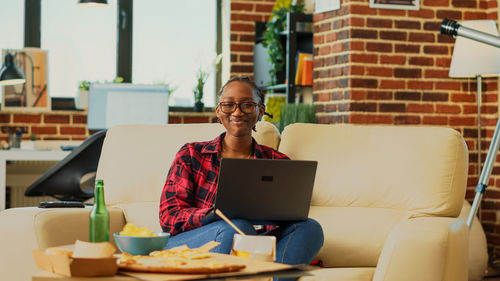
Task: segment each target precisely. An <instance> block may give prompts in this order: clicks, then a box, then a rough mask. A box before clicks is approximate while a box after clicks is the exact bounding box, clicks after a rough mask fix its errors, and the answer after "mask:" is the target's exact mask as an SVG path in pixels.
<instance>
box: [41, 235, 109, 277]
mask: <svg viewBox="0 0 500 281" xmlns="http://www.w3.org/2000/svg"><path fill="white" fill-rule="evenodd" d="M73 249H74V250H73ZM115 250H116V249H115V247H114V246H112V245H111V244H110V243H107V242H104V243H88V242H82V241H76V243H75V245H68V246H61V247H54V248H48V249H46V250H45V251H38V250H33V257H34V259H35V263H36V265H37V266H38V268H40V269H42V270H45V271H48V272H51V273H55V274H59V275H63V276H67V277H92V276H113V275H115V274H116V272H117V271H118V265H117V263H116V260H117V258H116V257H113V253H114V252H115Z"/></svg>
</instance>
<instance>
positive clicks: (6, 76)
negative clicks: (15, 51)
mask: <svg viewBox="0 0 500 281" xmlns="http://www.w3.org/2000/svg"><path fill="white" fill-rule="evenodd" d="M24 82H26V79H25V78H24V74H23V72H22V71H21V70H20V69H19V68H17V66H16V65H15V64H14V57H13V56H12V55H11V54H7V55H5V60H4V65H3V66H2V68H1V69H0V85H3V86H7V85H16V84H22V83H24Z"/></svg>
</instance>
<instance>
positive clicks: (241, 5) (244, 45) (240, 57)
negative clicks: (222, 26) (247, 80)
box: [231, 0, 275, 77]
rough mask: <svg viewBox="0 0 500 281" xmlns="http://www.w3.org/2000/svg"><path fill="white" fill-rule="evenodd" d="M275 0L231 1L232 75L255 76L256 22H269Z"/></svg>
mask: <svg viewBox="0 0 500 281" xmlns="http://www.w3.org/2000/svg"><path fill="white" fill-rule="evenodd" d="M274 2H275V1H274V0H233V1H231V77H233V76H249V77H253V46H254V45H255V44H254V42H255V22H267V21H268V19H269V16H270V15H271V13H272V9H273V6H274Z"/></svg>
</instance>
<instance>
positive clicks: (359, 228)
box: [309, 206, 407, 267]
mask: <svg viewBox="0 0 500 281" xmlns="http://www.w3.org/2000/svg"><path fill="white" fill-rule="evenodd" d="M406 215H407V214H406V212H404V211H401V210H396V209H386V208H359V207H320V206H312V207H311V209H310V211H309V217H311V218H314V219H315V220H317V221H318V222H319V223H320V224H321V227H322V228H323V232H324V233H325V242H324V244H323V247H322V248H321V250H320V252H319V253H318V255H317V256H316V258H318V259H321V260H322V261H323V264H324V265H325V266H326V267H348V266H376V265H377V261H378V257H379V255H380V252H381V251H382V248H383V246H384V243H385V239H386V238H387V236H388V235H389V233H390V232H391V230H392V228H393V227H394V226H395V225H396V224H398V223H399V222H400V221H401V220H403V219H404V218H406Z"/></svg>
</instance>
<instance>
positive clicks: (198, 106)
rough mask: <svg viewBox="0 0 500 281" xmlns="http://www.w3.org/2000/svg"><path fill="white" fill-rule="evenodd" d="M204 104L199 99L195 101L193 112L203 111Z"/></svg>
mask: <svg viewBox="0 0 500 281" xmlns="http://www.w3.org/2000/svg"><path fill="white" fill-rule="evenodd" d="M203 106H204V104H203V103H202V102H201V101H197V102H195V103H194V112H203Z"/></svg>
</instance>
